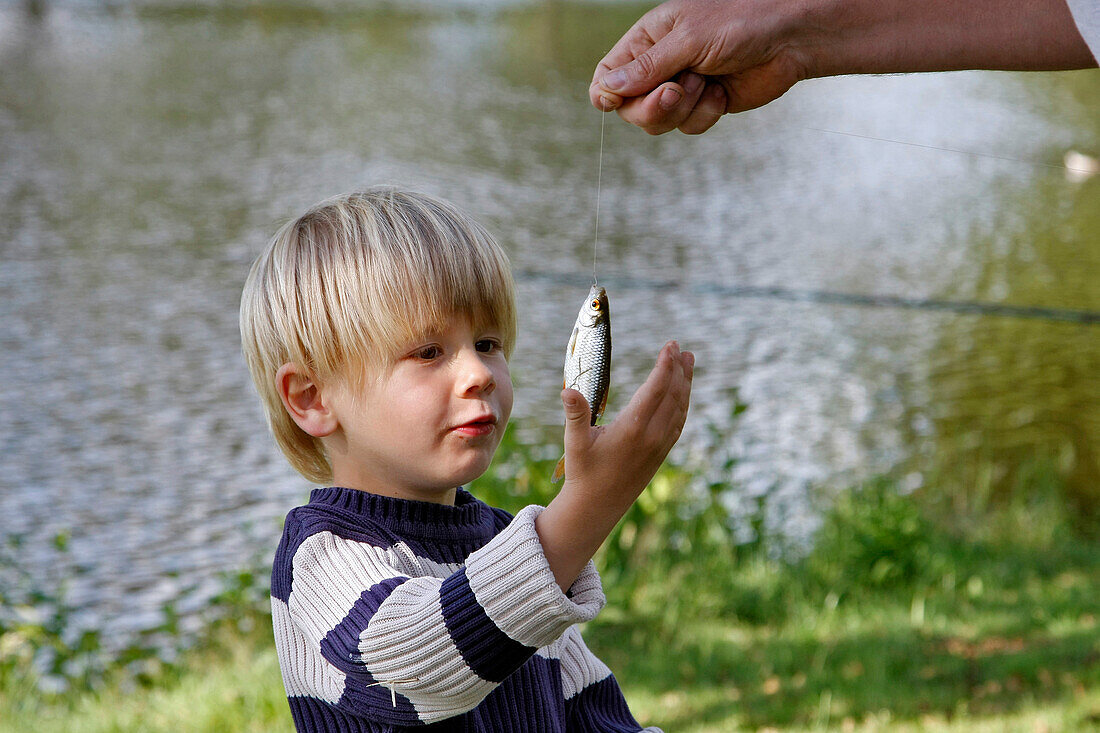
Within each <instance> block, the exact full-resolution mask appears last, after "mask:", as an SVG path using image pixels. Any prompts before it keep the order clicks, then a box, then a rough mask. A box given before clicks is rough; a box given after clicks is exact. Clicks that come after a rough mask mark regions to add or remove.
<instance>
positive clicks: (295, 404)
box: [275, 363, 340, 438]
mask: <svg viewBox="0 0 1100 733" xmlns="http://www.w3.org/2000/svg"><path fill="white" fill-rule="evenodd" d="M275 389H277V390H278V391H279V397H280V398H281V399H282V401H283V407H284V408H286V411H287V412H288V413H289V414H290V417H291V419H292V420H294V422H295V423H297V424H298V427H300V428H301V429H302V430H304V431H305V432H306V433H308V434H309V435H312V436H313V437H314V438H323V437H325V436H326V435H331V434H332V433H333V432H334V431H335V430H336V428H338V427H339V425H340V424H339V421H337V419H336V415H335V413H333V411H332V407H331V405H329V404H328V402H327V401H326V400H325V396H324V394H323V392H322V389H321V385H319V384H318V383H317V382H316V381H315V380H314V379H313V377H312V376H310V375H309V374H307V373H306V372H305V371H304V370H303V369H301V368H300V367H299V366H298V365H297V364H289V363H288V364H283V365H282V366H281V367H279V371H277V372H275Z"/></svg>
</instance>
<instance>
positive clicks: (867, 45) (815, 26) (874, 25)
mask: <svg viewBox="0 0 1100 733" xmlns="http://www.w3.org/2000/svg"><path fill="white" fill-rule="evenodd" d="M792 11H793V12H795V13H797V14H798V15H797V17H796V18H795V19H794V20H793V21H792V22H791V23H790V24H789V25H788V26H787V27H788V29H789V35H790V40H791V43H792V45H793V47H795V48H800V49H801V52H802V54H801V55H802V56H803V58H806V59H808V60H809V63H808V70H809V75H810V76H832V75H837V74H858V73H898V72H918V71H950V70H957V69H1002V70H1033V71H1053V70H1059V69H1074V68H1082V67H1088V66H1094V65H1095V60H1094V59H1093V58H1092V55H1091V53H1090V52H1089V49H1088V46H1086V45H1085V42H1084V40H1083V39H1082V37H1081V35H1080V33H1079V32H1078V30H1077V26H1076V25H1075V24H1074V21H1073V16H1072V15H1071V14H1070V11H1069V7H1068V6H1067V5H1066V2H1065V0H1016V1H1004V0H961V1H960V0H917V1H914V0H803V1H802V2H801V3H799V4H798V5H797V6H796V7H792Z"/></svg>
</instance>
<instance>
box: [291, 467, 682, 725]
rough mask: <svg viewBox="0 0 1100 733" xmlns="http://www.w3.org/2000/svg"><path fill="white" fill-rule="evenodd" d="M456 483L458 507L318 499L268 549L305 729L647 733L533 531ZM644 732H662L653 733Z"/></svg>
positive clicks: (586, 575)
mask: <svg viewBox="0 0 1100 733" xmlns="http://www.w3.org/2000/svg"><path fill="white" fill-rule="evenodd" d="M540 511H542V508H541V507H537V506H530V507H527V508H526V509H524V510H523V511H521V512H520V513H519V514H517V515H516V517H515V518H514V519H513V518H512V517H511V516H509V515H508V514H507V513H506V512H504V511H501V510H499V509H493V508H491V507H489V506H488V505H486V504H485V503H483V502H481V501H478V500H477V499H475V498H474V497H473V496H471V495H470V494H469V493H467V492H466V491H464V490H462V489H459V490H458V493H457V497H456V500H455V505H454V506H449V505H442V504H431V503H427V502H418V501H407V500H402V499H392V498H389V497H383V496H377V495H374V494H369V493H366V492H363V491H356V490H353V489H343V488H327V489H316V490H314V491H313V493H312V494H311V495H310V502H309V504H307V505H306V506H302V507H298V508H296V509H294V510H292V511H291V512H290V514H289V515H287V520H286V526H285V528H284V531H283V538H282V541H281V542H280V544H279V548H278V550H277V551H276V553H275V565H274V569H273V572H272V577H271V608H272V619H273V621H274V627H275V646H276V648H277V650H278V653H279V664H280V666H281V667H282V672H283V684H284V685H285V686H286V693H287V698H288V700H289V701H290V709H291V713H292V715H293V717H294V723H295V725H296V726H297V729H298V730H299V731H355V732H356V733H358V732H364V733H365V732H367V731H370V732H371V733H383V732H385V733H399V732H400V731H404V730H406V729H412V728H420V727H422V726H426V725H430V728H428V729H427V730H435V731H456V732H457V731H463V732H471V733H472V732H474V731H477V732H481V731H484V732H485V733H513V732H514V733H539V732H541V731H548V732H549V731H555V732H561V733H565V732H576V733H590V732H591V733H617V732H619V731H624V732H625V731H639V730H641V727H640V726H639V725H638V723H637V722H636V721H635V720H634V718H633V716H632V715H631V714H630V711H629V710H628V709H627V706H626V701H625V700H624V699H623V696H622V692H621V691H620V690H619V686H618V684H617V683H616V682H615V678H614V677H613V676H612V674H611V671H610V670H609V669H608V668H607V667H606V666H605V665H604V664H603V663H602V662H601V661H600V660H599V659H597V658H596V657H595V655H593V654H592V652H590V651H589V650H588V648H587V647H586V646H585V645H584V642H583V641H582V640H581V636H580V633H579V632H578V631H577V629H576V627H575V626H574V625H575V624H577V623H580V622H583V621H588V620H589V619H591V618H593V617H594V616H595V615H596V613H597V612H599V610H600V608H601V607H602V606H603V603H604V595H603V589H602V587H601V586H600V579H599V576H598V575H597V573H596V569H595V567H594V566H593V565H592V563H589V564H588V566H587V567H586V568H585V569H584V571H583V572H582V573H581V575H580V577H579V578H577V580H576V582H575V583H574V584H573V586H572V587H571V588H570V589H569V592H568V593H562V592H561V589H560V588H558V586H557V584H556V583H555V581H554V576H553V573H552V572H551V570H550V567H549V565H548V564H547V562H546V557H545V555H544V554H543V552H542V545H541V544H540V543H539V539H538V536H537V535H536V533H535V526H534V521H535V517H537V516H538V514H539V512H540ZM646 730H647V731H652V732H655V733H660V731H659V730H658V729H656V728H647V729H646Z"/></svg>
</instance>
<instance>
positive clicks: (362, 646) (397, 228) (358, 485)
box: [241, 189, 694, 733]
mask: <svg viewBox="0 0 1100 733" xmlns="http://www.w3.org/2000/svg"><path fill="white" fill-rule="evenodd" d="M515 331H516V328H515V303H514V295H513V286H512V278H511V274H510V271H509V266H508V262H507V258H506V256H505V254H504V252H503V251H502V250H501V249H500V248H499V247H498V246H497V245H496V243H495V242H493V240H492V238H491V237H490V236H489V235H488V233H486V231H485V230H484V229H482V228H481V227H480V226H478V225H477V224H475V223H474V222H472V221H471V220H470V219H469V218H467V217H466V216H465V215H463V214H462V213H460V212H458V211H456V210H455V209H454V208H452V207H451V206H449V205H447V204H445V203H443V202H441V201H438V200H435V199H432V198H429V197H427V196H423V195H419V194H415V193H410V192H405V191H400V190H394V189H371V190H368V191H365V192H361V193H354V194H350V195H346V196H341V197H338V198H335V199H331V200H329V201H326V202H323V203H321V204H320V205H318V206H316V207H315V208H313V209H312V210H310V211H308V212H307V213H305V214H304V215H303V216H301V217H300V218H298V219H297V220H295V221H293V222H290V223H289V224H287V225H286V226H284V227H283V228H282V229H281V230H280V231H279V232H278V233H277V234H276V235H275V237H274V238H273V239H272V241H271V242H270V243H269V245H268V247H267V248H266V249H265V251H264V252H263V254H261V255H260V257H259V259H257V261H256V263H255V264H254V265H253V267H252V270H251V272H250V273H249V276H248V281H247V283H246V284H245V288H244V295H243V298H242V301H241V334H242V340H243V344H244V352H245V355H246V358H247V360H248V366H249V369H250V370H251V372H252V378H253V380H254V381H255V384H256V387H257V389H258V391H259V393H260V396H261V398H262V400H263V403H264V408H265V410H266V413H267V417H268V421H269V423H270V425H271V429H272V431H273V432H274V434H275V438H276V440H277V441H278V443H279V446H280V448H282V450H283V452H284V453H285V454H286V456H287V457H288V458H289V459H290V462H291V463H292V464H293V465H294V467H295V468H296V469H297V470H298V471H299V472H300V473H302V474H303V475H304V476H306V477H307V478H309V479H310V480H311V481H315V482H318V483H322V484H325V485H327V486H329V488H322V489H316V490H314V491H313V492H312V494H311V495H310V501H309V504H307V505H306V506H302V507H298V508H296V509H294V510H292V511H291V512H290V514H289V515H287V519H286V526H285V529H284V532H283V538H282V541H281V543H280V544H279V548H278V550H277V551H276V554H275V566H274V570H273V572H272V578H271V606H272V619H273V622H274V626H275V645H276V648H277V650H278V653H279V664H280V666H281V667H282V672H283V682H284V684H285V686H286V691H287V697H288V699H289V701H290V709H291V712H292V714H293V717H294V723H295V725H296V726H297V728H298V730H299V731H404V730H406V729H407V728H414V727H420V726H423V725H426V724H435V725H433V727H432V730H445V731H485V732H486V733H489V732H492V733H502V732H509V731H515V732H516V733H520V732H523V733H533V732H536V731H583V732H587V731H591V732H593V733H596V732H599V733H607V732H612V731H638V730H640V727H639V725H638V723H637V722H636V721H635V720H634V718H633V716H632V715H631V714H630V711H629V710H628V709H627V706H626V702H625V701H624V699H623V696H622V693H621V692H620V690H619V687H618V685H617V684H616V682H615V678H614V677H613V676H612V675H611V672H610V670H609V669H608V668H607V667H606V666H605V665H604V664H603V663H602V662H600V660H599V659H597V658H596V657H595V656H594V655H593V654H592V653H591V652H590V651H589V650H588V649H587V648H586V647H585V645H584V642H583V641H582V640H581V637H580V634H579V632H578V631H577V629H576V627H575V624H577V623H581V622H584V621H588V620H590V619H591V618H593V617H594V616H595V615H596V613H597V612H598V611H599V610H600V608H601V606H602V605H603V603H604V596H603V591H602V588H601V586H600V580H599V577H598V575H597V574H596V570H595V568H594V566H593V565H592V563H591V562H590V558H591V557H592V555H593V554H594V553H595V551H596V550H597V548H598V547H599V546H600V544H601V543H602V542H603V540H604V539H606V537H607V535H608V533H609V532H610V531H611V529H612V528H613V527H614V526H615V523H616V522H617V521H618V520H619V519H620V518H621V517H622V515H623V514H624V513H625V512H626V510H627V509H628V508H629V507H630V505H631V504H632V503H633V501H634V500H635V499H636V498H637V496H638V494H639V493H641V491H642V489H644V488H645V486H646V484H648V482H649V480H650V479H651V478H652V476H653V474H654V472H655V471H656V470H657V468H658V466H659V465H660V464H661V462H662V461H663V460H664V458H665V456H666V455H667V454H668V451H669V450H670V449H671V447H672V445H673V443H675V442H676V439H677V437H678V436H679V434H680V430H681V428H682V427H683V424H684V419H685V417H686V415H687V408H688V396H689V393H690V386H691V376H692V367H693V360H694V357H693V356H692V355H691V354H690V353H689V352H683V353H681V352H680V351H679V349H678V347H677V346H676V344H675V343H674V342H673V343H669V344H667V345H666V346H665V347H664V348H663V349H662V350H661V353H660V355H659V357H658V360H657V365H656V366H655V367H654V370H653V372H652V373H651V374H650V376H649V378H648V379H647V380H646V382H645V384H644V385H643V386H642V387H641V388H640V389H639V390H638V392H637V393H636V394H635V395H634V398H633V400H632V401H631V403H630V405H629V406H628V407H627V408H626V410H625V411H624V412H623V413H622V414H621V415H620V416H619V418H618V419H617V420H616V421H615V422H613V423H612V424H610V425H606V426H601V427H595V428H594V427H591V426H589V412H588V406H587V404H586V403H585V402H584V399H583V398H582V397H581V396H580V394H579V393H578V392H575V391H573V390H564V391H563V392H562V401H563V403H564V405H565V412H566V435H565V447H566V455H567V463H566V465H567V466H568V473H567V475H566V479H565V483H564V485H563V487H562V489H561V492H560V493H559V494H558V496H556V497H555V498H554V500H553V501H552V502H550V505H549V506H548V507H546V508H545V509H543V508H542V507H537V506H530V507H527V508H526V509H524V510H523V511H521V512H519V513H518V514H517V515H516V516H515V517H514V518H513V517H511V516H509V515H508V514H507V513H506V512H504V511H501V510H499V509H493V508H490V507H489V506H487V505H486V504H484V503H482V502H480V501H478V500H477V499H475V498H474V497H473V496H471V495H470V494H469V493H467V492H466V491H464V490H463V489H462V488H461V486H462V485H463V484H466V483H468V482H470V481H472V480H474V479H475V478H477V477H478V476H480V475H481V474H482V473H484V471H485V470H486V469H487V468H488V466H489V462H490V460H491V459H492V456H493V452H494V451H495V450H496V447H497V445H498V444H499V442H500V438H501V435H502V434H503V432H504V428H505V425H506V424H507V422H508V416H509V414H510V412H511V409H512V384H511V381H510V378H509V374H508V361H507V359H508V356H509V355H510V353H511V351H512V347H513V345H514V342H515ZM647 730H651V731H656V730H657V729H655V728H650V729H647Z"/></svg>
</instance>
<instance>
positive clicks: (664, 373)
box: [624, 341, 679, 424]
mask: <svg viewBox="0 0 1100 733" xmlns="http://www.w3.org/2000/svg"><path fill="white" fill-rule="evenodd" d="M678 357H679V346H678V345H677V344H676V342H675V341H669V342H668V343H667V344H665V346H664V347H663V348H662V349H661V353H660V354H658V355H657V363H656V364H654V366H653V370H652V371H651V372H650V373H649V376H648V377H646V380H645V382H643V383H642V386H641V387H639V388H638V391H637V392H635V393H634V397H633V398H632V399H631V400H630V404H629V405H627V408H626V410H625V411H624V414H627V415H629V417H630V420H631V421H632V422H634V423H640V424H645V423H647V422H649V420H651V419H652V418H653V414H654V413H655V412H656V411H657V409H658V408H659V407H660V405H661V402H662V401H663V400H664V397H665V394H666V393H667V392H668V388H669V384H670V383H671V381H672V377H673V370H674V369H675V368H676V366H675V363H676V361H677V360H678Z"/></svg>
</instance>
